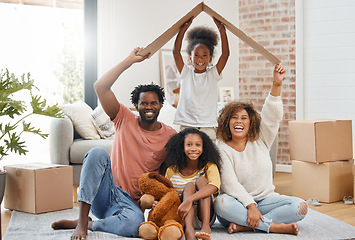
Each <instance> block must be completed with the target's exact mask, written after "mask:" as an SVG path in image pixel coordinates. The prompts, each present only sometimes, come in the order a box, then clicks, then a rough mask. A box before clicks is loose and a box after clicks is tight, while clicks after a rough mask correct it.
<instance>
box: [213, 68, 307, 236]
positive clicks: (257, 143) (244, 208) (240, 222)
mask: <svg viewBox="0 0 355 240" xmlns="http://www.w3.org/2000/svg"><path fill="white" fill-rule="evenodd" d="M273 75H274V77H273V83H272V88H271V91H270V93H269V95H268V96H267V98H266V100H265V103H264V106H263V108H262V111H261V114H259V113H258V112H257V111H256V110H255V109H254V107H253V105H252V104H251V103H245V102H230V103H228V104H227V105H226V106H225V107H224V108H223V110H222V111H221V113H220V115H219V118H218V127H217V139H218V140H219V141H220V142H219V143H218V148H219V150H220V154H221V158H222V162H221V169H220V173H221V193H223V194H221V195H219V196H218V197H217V199H216V200H215V202H214V207H215V211H216V214H217V218H218V220H219V221H220V222H221V224H222V225H223V226H224V227H226V228H228V232H229V233H234V232H240V231H252V230H254V231H255V230H261V231H264V232H273V233H288V234H294V235H297V234H298V225H297V222H298V221H301V220H302V219H303V218H304V217H305V215H306V214H307V210H308V205H307V203H306V202H305V201H303V200H302V199H300V198H296V197H290V196H283V195H279V194H278V193H275V192H274V189H275V187H274V185H273V178H272V162H271V159H270V155H269V151H270V148H271V145H272V143H273V141H274V139H275V137H276V134H277V133H278V129H279V123H280V122H281V120H282V116H283V105H282V100H281V97H280V93H281V86H282V80H283V79H284V76H285V70H284V68H283V67H282V66H280V65H276V66H275V68H274V74H273Z"/></svg>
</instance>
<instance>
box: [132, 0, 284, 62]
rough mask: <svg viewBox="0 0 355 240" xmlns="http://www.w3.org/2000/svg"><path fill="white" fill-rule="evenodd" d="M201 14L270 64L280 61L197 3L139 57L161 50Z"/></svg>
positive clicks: (210, 10)
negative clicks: (190, 21) (204, 14)
mask: <svg viewBox="0 0 355 240" xmlns="http://www.w3.org/2000/svg"><path fill="white" fill-rule="evenodd" d="M201 12H205V13H207V14H208V15H209V16H211V17H215V18H216V19H217V20H219V21H220V22H222V23H223V24H224V25H225V27H226V29H228V30H229V31H230V32H231V33H233V34H234V35H236V36H237V37H238V38H240V39H241V40H243V41H244V42H245V43H246V44H248V45H249V46H250V47H252V48H253V49H254V50H256V51H257V52H259V53H260V54H261V55H263V56H264V57H265V58H266V59H267V60H269V61H270V62H271V63H272V64H274V65H275V64H278V63H280V60H279V59H278V58H276V57H275V56H274V55H273V54H272V53H270V52H269V51H267V50H266V49H265V48H264V47H263V46H261V45H260V44H258V43H257V42H255V41H254V40H253V39H252V38H250V37H248V36H247V35H246V34H245V33H244V32H243V31H241V30H240V29H239V28H237V27H235V26H234V25H233V24H232V23H230V22H229V21H227V20H226V19H224V18H223V17H222V16H221V15H219V14H218V13H217V12H215V11H214V10H213V9H211V8H210V7H208V6H207V5H206V4H205V3H204V2H201V3H199V4H198V5H197V6H196V7H194V8H193V9H192V10H191V11H190V12H188V13H187V14H186V15H185V16H183V17H182V18H181V19H180V20H179V21H177V22H176V23H175V24H174V25H173V26H171V27H170V28H169V29H168V30H166V31H165V32H164V33H163V34H161V35H160V36H159V37H158V38H156V39H155V40H154V41H153V42H152V43H150V44H149V45H148V46H147V47H145V48H144V49H143V50H141V51H139V52H138V54H139V55H141V56H145V55H147V54H148V53H150V56H152V55H153V54H154V53H156V52H157V51H158V50H159V49H161V48H162V47H163V46H164V44H166V43H167V42H168V41H169V40H170V39H171V38H173V37H174V36H175V35H176V34H177V33H178V32H179V29H180V27H181V26H182V25H183V24H184V23H185V22H187V21H188V20H189V19H190V18H195V17H197V16H198V15H199V14H200V13H201Z"/></svg>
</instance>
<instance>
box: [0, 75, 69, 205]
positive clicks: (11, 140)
mask: <svg viewBox="0 0 355 240" xmlns="http://www.w3.org/2000/svg"><path fill="white" fill-rule="evenodd" d="M36 90H37V91H38V89H37V87H36V86H35V85H34V80H33V79H31V78H30V73H27V74H23V75H22V76H21V79H18V78H17V77H15V75H14V74H13V73H10V72H9V71H8V70H7V69H6V70H0V120H1V121H0V161H1V160H2V159H3V158H4V157H5V156H7V155H8V154H9V152H14V153H16V154H19V155H22V154H23V155H25V154H26V153H27V152H28V150H26V145H25V141H23V140H21V134H22V133H24V132H29V133H33V134H36V135H39V136H41V137H42V138H44V139H45V138H47V137H48V134H46V133H43V132H41V130H40V129H39V128H35V127H33V126H32V125H31V123H30V122H26V121H25V120H26V119H27V118H28V117H29V116H31V115H33V114H39V115H44V116H50V117H63V116H64V115H63V113H62V111H61V109H60V108H59V107H58V105H57V104H55V105H52V106H47V103H46V100H42V99H41V96H39V95H36V94H34V92H35V91H36ZM26 92H27V93H28V94H29V99H30V100H28V101H26V100H25V99H26V98H24V93H26ZM28 105H30V108H31V110H29V106H28ZM5 179H6V171H4V170H2V169H0V188H1V189H0V197H1V198H0V203H1V202H2V199H3V196H4V189H5Z"/></svg>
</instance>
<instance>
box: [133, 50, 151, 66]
mask: <svg viewBox="0 0 355 240" xmlns="http://www.w3.org/2000/svg"><path fill="white" fill-rule="evenodd" d="M141 50H143V48H140V47H136V48H135V49H133V51H132V52H131V53H130V54H129V56H128V57H129V58H130V59H131V60H132V61H133V63H136V62H141V61H143V60H145V59H147V58H148V57H149V55H150V53H148V54H147V55H145V56H141V55H139V54H138V52H139V51H141Z"/></svg>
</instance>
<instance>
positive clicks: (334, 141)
mask: <svg viewBox="0 0 355 240" xmlns="http://www.w3.org/2000/svg"><path fill="white" fill-rule="evenodd" d="M289 136H290V139H289V144H290V157H291V160H292V181H293V186H292V195H293V196H296V197H300V198H302V199H304V200H308V199H310V198H317V199H319V201H320V202H325V203H330V202H336V201H340V200H343V197H344V196H353V186H354V180H353V173H352V172H353V170H352V169H353V168H354V166H353V165H354V160H353V143H352V122H351V120H297V121H290V122H289ZM354 169H355V168H354ZM354 171H355V170H354Z"/></svg>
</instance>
